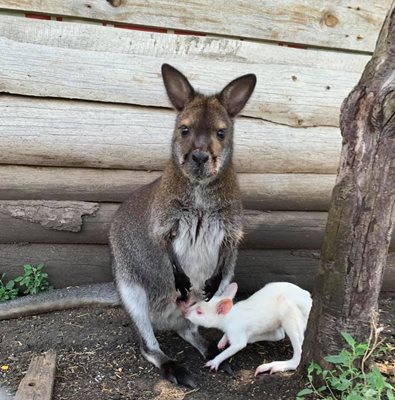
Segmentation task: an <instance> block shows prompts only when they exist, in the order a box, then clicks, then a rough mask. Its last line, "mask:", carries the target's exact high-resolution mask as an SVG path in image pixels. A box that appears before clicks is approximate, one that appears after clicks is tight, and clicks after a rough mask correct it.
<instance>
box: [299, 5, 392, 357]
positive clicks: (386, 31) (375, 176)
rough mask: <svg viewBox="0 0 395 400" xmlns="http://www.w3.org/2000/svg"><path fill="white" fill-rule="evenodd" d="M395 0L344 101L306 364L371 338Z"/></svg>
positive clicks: (381, 239) (386, 233)
mask: <svg viewBox="0 0 395 400" xmlns="http://www.w3.org/2000/svg"><path fill="white" fill-rule="evenodd" d="M394 9H395V2H394V3H393V4H392V6H391V9H390V11H389V13H388V15H387V17H386V20H385V22H384V25H383V27H382V29H381V32H380V35H379V39H378V41H377V45H376V49H375V52H374V54H373V57H372V59H371V60H370V61H369V63H368V64H367V66H366V68H365V70H364V72H363V74H362V77H361V80H360V81H359V83H358V85H357V86H356V87H355V88H354V89H353V90H352V92H351V93H350V94H349V96H348V97H347V98H346V99H345V101H344V102H343V105H342V108H341V118H340V119H341V120H340V123H341V133H342V136H343V147H342V153H341V159H340V167H339V171H338V176H337V181H336V185H335V188H334V190H333V194H332V202H331V206H330V210H329V214H328V222H327V227H326V232H325V238H324V244H323V247H322V252H321V260H320V266H319V271H318V275H317V279H316V284H315V297H314V304H313V309H312V312H311V317H310V321H309V325H308V329H307V334H306V340H305V344H304V349H303V361H302V363H301V365H306V364H307V363H309V362H310V361H312V360H315V361H320V362H321V361H322V358H323V356H325V355H327V354H330V353H336V352H338V351H339V350H340V349H341V348H343V347H344V342H343V340H342V338H341V336H340V332H343V331H345V332H350V333H351V334H352V335H353V336H354V337H356V338H357V339H358V340H361V339H362V340H363V339H366V338H367V337H368V334H369V330H370V320H371V315H372V313H374V312H375V311H376V310H377V306H378V296H379V292H380V288H381V285H382V280H383V273H384V267H385V264H386V258H387V253H388V248H389V241H390V238H391V230H392V225H393V221H394V209H395V207H394V206H395V11H394Z"/></svg>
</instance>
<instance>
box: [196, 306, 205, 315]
mask: <svg viewBox="0 0 395 400" xmlns="http://www.w3.org/2000/svg"><path fill="white" fill-rule="evenodd" d="M196 314H197V315H202V314H203V311H202V309H201V308H200V307H199V308H197V309H196Z"/></svg>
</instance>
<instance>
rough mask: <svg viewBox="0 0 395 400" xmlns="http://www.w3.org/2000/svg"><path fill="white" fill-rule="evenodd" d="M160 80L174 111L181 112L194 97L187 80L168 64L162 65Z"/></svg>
mask: <svg viewBox="0 0 395 400" xmlns="http://www.w3.org/2000/svg"><path fill="white" fill-rule="evenodd" d="M162 78H163V83H164V84H165V88H166V92H167V95H168V96H169V99H170V101H171V103H172V104H173V106H174V107H175V108H176V110H178V111H180V110H182V109H183V108H184V107H185V104H186V103H187V102H188V101H190V100H192V99H193V97H194V96H195V90H194V89H193V87H192V86H191V84H190V83H189V82H188V79H187V78H186V77H185V76H184V75H183V74H182V73H181V72H180V71H178V70H177V69H175V68H174V67H172V66H171V65H169V64H163V65H162Z"/></svg>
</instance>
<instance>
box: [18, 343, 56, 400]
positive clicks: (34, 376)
mask: <svg viewBox="0 0 395 400" xmlns="http://www.w3.org/2000/svg"><path fill="white" fill-rule="evenodd" d="M55 370H56V352H55V351H54V350H49V351H47V352H45V353H43V354H41V355H36V356H34V357H33V358H32V361H31V362H30V365H29V369H28V371H27V373H26V375H25V376H24V377H23V379H22V381H21V383H20V384H19V387H18V391H17V392H16V395H15V400H32V399H35V400H51V399H52V391H53V386H54V382H55Z"/></svg>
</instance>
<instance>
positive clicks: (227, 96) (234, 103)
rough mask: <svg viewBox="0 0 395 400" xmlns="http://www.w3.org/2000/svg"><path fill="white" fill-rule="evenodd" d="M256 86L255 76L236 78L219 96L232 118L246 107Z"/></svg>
mask: <svg viewBox="0 0 395 400" xmlns="http://www.w3.org/2000/svg"><path fill="white" fill-rule="evenodd" d="M255 85H256V76H255V75H254V74H248V75H243V76H241V77H240V78H236V79H235V80H233V81H232V82H230V83H229V84H228V85H226V86H225V88H224V89H223V90H222V92H221V93H220V94H219V100H220V102H221V103H222V105H223V106H224V107H225V109H226V111H227V112H228V114H229V115H230V116H231V117H234V116H235V115H236V114H238V113H239V112H240V111H241V110H242V109H243V107H244V106H245V105H246V103H247V101H248V99H249V98H250V96H251V95H252V92H253V91H254V88H255Z"/></svg>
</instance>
